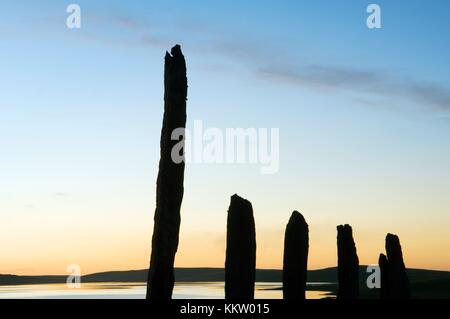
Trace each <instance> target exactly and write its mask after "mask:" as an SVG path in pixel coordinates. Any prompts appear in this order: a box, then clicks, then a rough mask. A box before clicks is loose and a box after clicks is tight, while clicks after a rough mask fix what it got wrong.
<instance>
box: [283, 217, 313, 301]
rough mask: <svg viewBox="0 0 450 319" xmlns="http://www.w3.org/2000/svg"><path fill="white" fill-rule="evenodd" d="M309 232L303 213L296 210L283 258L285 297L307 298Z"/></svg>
mask: <svg viewBox="0 0 450 319" xmlns="http://www.w3.org/2000/svg"><path fill="white" fill-rule="evenodd" d="M308 248H309V233H308V224H307V223H306V221H305V219H304V218H303V215H302V214H300V213H299V212H297V211H294V212H293V213H292V215H291V218H290V219H289V222H288V224H287V226H286V232H285V236H284V258H283V298H284V299H290V300H299V299H305V291H306V274H307V268H308Z"/></svg>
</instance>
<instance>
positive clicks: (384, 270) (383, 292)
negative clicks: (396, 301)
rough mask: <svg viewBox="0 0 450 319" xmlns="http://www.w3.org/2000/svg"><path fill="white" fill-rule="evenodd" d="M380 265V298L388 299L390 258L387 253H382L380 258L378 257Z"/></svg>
mask: <svg viewBox="0 0 450 319" xmlns="http://www.w3.org/2000/svg"><path fill="white" fill-rule="evenodd" d="M378 266H379V267H380V273H381V281H380V284H381V287H380V298H381V299H388V277H389V274H388V260H387V257H386V255H384V254H380V258H379V259H378Z"/></svg>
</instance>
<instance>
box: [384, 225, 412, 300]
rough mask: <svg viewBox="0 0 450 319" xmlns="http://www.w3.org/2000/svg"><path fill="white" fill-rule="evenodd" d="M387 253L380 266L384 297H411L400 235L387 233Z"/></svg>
mask: <svg viewBox="0 0 450 319" xmlns="http://www.w3.org/2000/svg"><path fill="white" fill-rule="evenodd" d="M386 255H387V256H384V255H381V256H383V257H381V256H380V260H379V266H380V270H381V290H380V296H381V298H382V299H409V298H410V297H411V289H410V283H409V279H408V275H407V273H406V267H405V263H404V262H403V253H402V247H401V245H400V240H399V238H398V236H396V235H393V234H387V236H386Z"/></svg>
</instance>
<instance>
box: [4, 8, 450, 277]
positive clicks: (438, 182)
mask: <svg viewBox="0 0 450 319" xmlns="http://www.w3.org/2000/svg"><path fill="white" fill-rule="evenodd" d="M74 2H75V1H74ZM70 3H71V2H68V1H40V2H39V4H38V3H37V2H36V1H20V2H18V1H3V2H2V4H1V10H0V12H1V13H0V18H1V20H0V34H1V38H2V41H1V43H0V61H2V62H1V64H2V68H1V70H2V71H1V75H0V86H1V87H2V90H1V93H0V99H1V104H0V105H1V106H0V107H1V116H0V146H1V149H2V153H1V156H0V165H1V167H2V178H1V182H0V212H1V213H0V214H2V215H4V217H5V220H6V221H7V225H8V226H7V228H8V230H9V231H8V232H3V233H2V232H0V233H2V235H0V236H3V237H0V238H2V240H6V241H14V242H18V246H17V248H16V249H15V250H14V251H8V252H5V251H4V252H3V255H6V256H10V262H9V263H8V264H6V265H5V266H3V267H5V268H4V269H0V272H3V271H10V272H24V273H30V272H45V271H47V272H58V271H59V272H63V271H64V264H65V263H66V262H73V260H75V262H76V261H77V260H79V262H80V263H82V264H84V265H86V268H87V269H89V270H105V268H107V267H106V266H105V265H104V260H109V261H111V263H110V267H109V268H123V269H127V268H133V267H135V268H137V267H145V266H146V263H147V259H148V256H149V252H148V249H149V246H150V236H151V229H152V224H151V223H152V217H153V209H154V198H155V195H154V194H155V189H154V184H155V180H156V173H157V171H156V169H157V162H158V156H159V155H158V153H159V150H158V143H159V133H160V127H161V118H162V105H163V104H162V103H163V101H162V99H163V86H162V76H163V57H164V52H165V50H168V49H170V47H171V46H172V45H174V44H176V43H180V44H181V45H182V47H183V51H184V54H185V56H186V58H187V63H188V78H189V85H190V88H189V101H188V116H189V124H188V125H191V124H192V123H193V121H194V120H203V121H204V123H205V125H207V126H210V127H219V128H227V127H267V128H271V127H276V128H280V138H281V149H280V172H279V173H278V174H276V175H273V176H261V175H259V170H258V168H257V167H254V166H251V165H232V166H225V167H222V166H215V165H196V164H193V165H188V169H187V172H186V174H187V176H186V196H185V200H184V203H183V213H184V215H183V216H185V218H184V219H183V226H182V242H181V246H180V253H179V257H178V259H177V260H178V264H179V265H181V266H183V265H195V263H194V262H193V261H192V258H189V254H191V250H190V249H189V247H193V246H197V247H198V245H205V246H204V247H203V246H201V247H203V249H199V251H200V252H199V253H198V255H195V258H196V259H197V261H198V263H199V264H198V265H199V266H208V265H221V262H222V261H221V258H222V251H223V248H224V247H223V245H224V244H223V236H224V234H223V233H224V225H225V220H226V209H227V206H228V201H229V196H231V195H232V194H234V193H239V194H241V195H243V196H245V197H247V198H248V199H249V200H251V201H252V202H253V204H254V207H255V215H256V219H257V226H258V227H259V230H260V231H259V234H260V235H259V236H260V239H259V244H260V246H259V247H261V249H260V250H259V253H260V256H259V257H258V262H259V266H260V267H279V265H280V260H281V258H279V257H280V247H281V246H280V243H281V240H282V231H283V228H284V226H285V223H286V222H287V220H288V217H289V215H290V213H291V211H292V210H294V209H297V210H300V211H302V212H303V213H304V215H305V218H306V219H307V220H309V221H310V224H311V226H312V229H313V230H312V231H314V226H313V225H316V227H317V228H316V229H317V233H312V240H313V242H312V243H311V244H312V247H313V248H314V247H317V248H316V249H315V250H314V252H312V258H311V264H312V265H313V267H321V266H329V265H330V264H332V263H333V262H334V259H335V255H334V248H335V247H334V245H335V243H334V237H335V233H334V232H335V230H334V228H335V225H336V224H338V223H344V222H349V223H351V224H353V225H354V227H355V228H356V231H355V233H356V234H355V236H357V240H358V242H359V244H360V245H361V248H360V249H361V254H363V255H362V261H363V262H366V263H369V262H375V261H376V260H377V253H378V252H380V251H381V250H382V248H383V237H384V235H385V234H386V232H388V231H391V232H397V233H399V235H400V238H401V239H403V240H404V241H405V243H404V245H406V248H408V247H411V248H410V249H409V250H407V253H406V254H407V256H408V257H409V260H410V261H411V264H413V265H415V266H417V267H429V268H440V269H450V264H448V263H447V264H445V263H444V262H443V261H442V260H443V259H444V258H437V257H435V258H434V259H433V258H431V259H430V256H429V255H428V253H427V250H426V249H424V248H423V247H422V246H420V244H419V243H417V241H416V239H415V238H416V237H417V233H418V232H420V231H421V227H424V229H423V232H424V234H426V236H428V237H429V239H428V240H429V244H433V243H438V242H440V243H442V245H443V246H445V247H446V248H450V237H449V236H448V231H447V230H448V228H449V226H450V217H449V216H450V214H449V213H450V212H449V210H450V201H449V199H448V198H449V196H448V193H449V191H450V183H449V181H450V167H449V165H448V163H449V162H450V134H449V133H450V75H449V72H448V70H449V69H450V59H449V58H448V57H449V56H450V42H449V41H448V40H447V41H446V37H447V34H448V32H449V31H450V21H449V20H448V17H447V15H448V11H449V9H450V4H448V2H447V1H437V0H433V1H395V2H393V1H377V2H376V3H377V4H379V5H380V6H381V9H382V29H380V30H369V29H368V28H367V27H366V18H367V15H368V14H367V13H366V7H367V5H368V4H369V2H367V1H345V2H339V3H338V2H336V1H276V2H275V1H257V2H256V1H239V2H234V3H231V2H230V1H189V2H187V1H126V2H125V1H98V0H96V1H77V2H76V3H78V4H79V5H80V6H81V9H82V28H81V29H80V30H68V29H67V28H66V26H65V20H66V18H67V15H68V14H67V13H66V12H65V11H66V6H67V5H68V4H70ZM205 194H207V195H208V200H204V197H203V196H205ZM424 212H425V213H424ZM87 220H89V222H86V221H87ZM36 224H39V225H41V227H40V228H39V229H38V230H37V229H36ZM65 225H72V226H71V231H68V232H67V233H64V232H63V233H62V234H61V229H62V228H64V227H65ZM125 225H126V229H124V228H123V227H124V226H125ZM86 234H88V235H86ZM92 234H96V236H93V235H92ZM86 236H87V237H86ZM204 236H211V237H213V238H216V240H211V242H212V243H217V247H216V246H208V244H205V243H204ZM55 238H59V242H61V244H60V245H61V246H64V245H69V246H71V247H72V246H73V247H76V249H74V251H75V252H74V253H73V255H71V254H70V253H63V252H64V250H63V248H62V247H60V246H58V245H57V244H55V243H54V241H55V240H54V239H55ZM80 238H84V239H82V240H80ZM102 238H104V240H102ZM111 238H114V244H115V245H116V247H122V249H123V250H122V251H120V252H118V251H111V252H109V253H106V252H105V253H104V254H105V255H101V254H100V255H98V254H97V253H95V251H96V252H98V251H108V249H105V247H108V245H109V244H110V243H109V244H108V240H111ZM374 238H375V239H374ZM80 241H81V243H80ZM30 242H33V243H35V245H36V249H37V250H39V249H41V247H42V246H46V247H48V252H47V253H48V255H50V252H51V253H52V254H53V255H58V254H60V255H63V256H65V257H61V258H60V259H57V258H49V259H48V260H50V261H51V262H52V263H51V264H52V265H53V266H50V265H49V264H50V262H49V263H48V264H47V263H44V262H43V263H42V265H40V264H38V265H36V267H35V268H27V267H25V266H23V265H24V264H27V263H28V262H29V261H30V260H29V258H31V257H29V256H27V251H26V247H27V245H29V244H30ZM86 242H89V243H92V242H95V243H97V244H96V245H93V248H92V251H90V252H89V251H86V250H89V248H87V247H86ZM427 243H428V242H427ZM102 245H105V246H102ZM131 245H135V246H137V247H138V248H136V249H135V250H131V252H130V249H129V247H130V246H131ZM211 245H213V244H211ZM214 245H215V244H214ZM408 245H410V246H408ZM279 246H280V247H279ZM215 248H217V249H215ZM214 249H215V250H217V251H218V253H217V256H216V255H214V256H208V254H205V253H202V251H211V250H214ZM94 250H95V251H94ZM446 251H450V249H446ZM117 254H120V255H121V256H127V257H126V258H122V259H123V260H124V261H122V263H120V262H118V261H115V259H114V258H113V257H114V256H116V255H117ZM449 257H450V256H449ZM98 259H100V261H99V260H98ZM447 260H449V258H447ZM208 263H209V264H208ZM97 265H98V266H97ZM61 269H62V270H61Z"/></svg>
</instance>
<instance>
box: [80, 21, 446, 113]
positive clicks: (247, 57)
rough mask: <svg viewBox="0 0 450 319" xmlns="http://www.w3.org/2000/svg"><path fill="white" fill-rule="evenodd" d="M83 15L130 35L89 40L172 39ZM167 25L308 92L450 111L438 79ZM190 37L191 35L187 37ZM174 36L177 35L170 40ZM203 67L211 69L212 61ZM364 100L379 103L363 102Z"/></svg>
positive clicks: (205, 49)
mask: <svg viewBox="0 0 450 319" xmlns="http://www.w3.org/2000/svg"><path fill="white" fill-rule="evenodd" d="M88 18H89V19H91V21H92V22H94V23H95V24H96V25H97V26H98V25H103V24H107V25H108V26H113V27H114V28H118V29H121V30H126V31H128V32H129V33H130V34H129V35H130V37H126V38H124V37H119V36H118V37H116V38H114V35H112V37H111V33H108V35H104V34H101V33H97V32H96V33H93V32H92V30H90V32H86V31H85V32H84V36H86V37H88V38H90V39H91V40H96V41H100V42H109V43H116V44H122V45H140V46H145V47H152V48H158V49H167V47H168V46H170V45H171V44H173V43H172V42H174V41H171V40H170V39H168V38H167V36H164V35H163V34H164V33H166V31H167V30H163V27H162V26H160V25H156V24H155V25H154V26H151V25H150V24H149V23H148V22H145V23H144V22H142V20H137V19H134V18H132V17H129V16H118V15H113V16H109V17H106V16H99V15H95V14H91V15H90V16H89V17H88ZM170 28H171V32H178V34H180V35H181V36H182V38H184V40H185V41H183V43H182V44H183V46H184V47H185V48H187V49H188V50H189V51H191V52H196V53H202V54H213V55H219V56H222V57H226V58H227V59H230V60H233V61H235V62H237V63H239V64H241V65H242V66H243V67H244V68H246V69H247V70H248V71H250V72H251V73H253V74H254V75H256V76H258V77H261V78H264V79H267V80H270V81H273V82H277V83H281V84H290V85H296V86H299V87H301V88H308V89H312V90H327V91H328V90H334V91H347V92H353V93H355V94H361V93H362V94H366V95H372V96H376V97H377V98H400V99H403V100H405V101H408V102H412V103H414V104H415V105H417V106H419V107H422V108H423V109H427V110H434V111H444V112H448V111H450V88H449V87H447V86H444V85H442V84H439V83H429V82H421V81H419V80H414V79H398V78H395V77H393V76H391V75H389V74H386V73H384V72H381V71H376V70H375V71H374V70H365V69H356V68H352V67H346V66H334V65H328V64H314V65H312V64H311V65H302V64H301V63H298V62H300V61H298V58H295V57H291V56H289V53H287V52H288V51H286V52H283V50H280V49H279V48H277V50H275V49H274V48H273V46H270V45H267V43H263V42H262V41H257V40H255V39H254V38H252V39H250V38H246V37H244V36H243V35H242V34H239V35H236V34H235V33H233V32H231V31H229V32H221V31H219V30H217V29H213V28H210V27H208V26H207V25H203V26H202V25H201V23H200V22H199V21H196V22H195V24H194V27H192V26H191V27H190V26H189V23H188V22H187V23H186V22H183V23H181V22H180V23H179V24H171V25H170ZM161 32H162V34H161ZM190 35H193V37H192V38H195V39H194V40H192V39H191V37H190ZM194 35H195V36H194ZM199 35H200V37H198V36H199ZM178 40H180V39H177V41H175V42H178ZM181 40H183V39H181ZM286 61H289V62H286ZM208 69H211V65H209V66H208ZM366 101H368V100H367V99H366ZM368 102H370V101H368ZM368 104H373V105H377V104H378V103H366V105H368Z"/></svg>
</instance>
